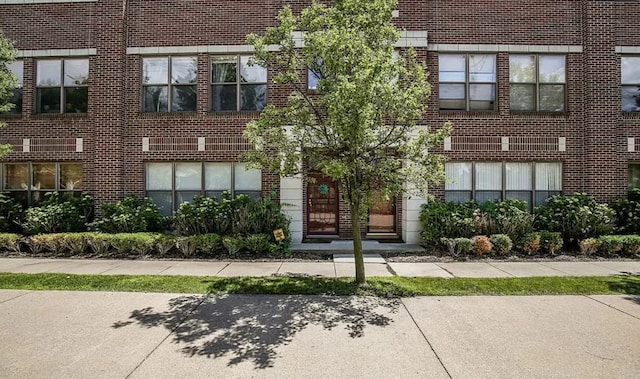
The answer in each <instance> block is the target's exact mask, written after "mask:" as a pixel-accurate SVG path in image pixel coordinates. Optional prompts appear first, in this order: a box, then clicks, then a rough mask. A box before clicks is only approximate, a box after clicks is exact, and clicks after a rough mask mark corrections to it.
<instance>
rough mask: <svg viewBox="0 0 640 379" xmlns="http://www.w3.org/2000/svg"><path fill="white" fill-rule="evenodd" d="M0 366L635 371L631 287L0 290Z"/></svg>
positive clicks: (419, 374)
mask: <svg viewBox="0 0 640 379" xmlns="http://www.w3.org/2000/svg"><path fill="white" fill-rule="evenodd" d="M0 341H2V343H1V344H0V357H1V359H0V377H1V378H8V379H12V378H70V379H72V378H187V377H188V378H214V377H215V378H547V377H555V378H623V377H626V378H636V377H638V376H639V375H640V358H639V357H640V297H637V296H635V297H634V296H540V297H538V296H527V297H517V296H513V297H512V296H509V297H499V296H497V297H487V296H472V297H416V298H409V299H379V298H366V297H364V298H363V297H328V296H268V295H227V296H205V295H184V294H151V293H118V292H113V293H105V292H66V291H14V290H0Z"/></svg>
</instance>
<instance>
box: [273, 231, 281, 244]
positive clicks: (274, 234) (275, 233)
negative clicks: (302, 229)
mask: <svg viewBox="0 0 640 379" xmlns="http://www.w3.org/2000/svg"><path fill="white" fill-rule="evenodd" d="M273 237H274V238H275V239H276V241H278V242H280V241H283V240H284V230H282V229H276V230H274V231H273Z"/></svg>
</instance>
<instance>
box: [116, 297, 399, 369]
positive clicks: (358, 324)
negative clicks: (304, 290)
mask: <svg viewBox="0 0 640 379" xmlns="http://www.w3.org/2000/svg"><path fill="white" fill-rule="evenodd" d="M399 305H400V301H399V300H398V299H381V298H375V297H355V296H352V297H323V296H297V295H296V296H278V295H222V296H180V297H177V298H174V299H171V300H170V301H169V304H168V310H166V311H157V310H154V309H153V308H143V309H138V310H134V311H132V312H131V316H130V317H129V319H128V320H126V321H119V322H116V323H114V324H113V325H112V327H113V328H122V327H130V326H132V325H138V326H141V327H147V328H152V327H164V328H166V329H168V330H171V331H173V335H172V336H173V341H172V342H173V343H176V344H179V345H182V348H181V351H182V352H183V353H184V354H186V355H187V356H196V355H197V356H206V357H209V358H212V357H213V358H219V357H223V356H229V357H230V360H229V362H228V365H229V366H231V365H235V364H238V363H241V362H244V361H250V362H252V363H253V364H254V366H255V367H256V368H267V367H271V366H273V363H274V361H275V359H276V358H277V357H278V353H277V348H278V347H279V346H282V345H287V344H288V343H290V342H291V341H292V340H293V337H294V336H295V335H296V334H297V333H299V332H301V331H303V330H304V329H306V328H308V327H310V326H311V325H317V326H320V327H321V328H322V329H324V330H331V329H334V328H343V329H344V330H345V332H346V333H348V335H349V336H350V337H351V338H358V337H362V336H363V335H364V333H365V329H366V327H368V326H378V327H384V326H387V325H389V324H391V323H392V322H393V320H392V318H391V317H390V316H391V315H392V314H393V313H396V312H397V311H398V309H399Z"/></svg>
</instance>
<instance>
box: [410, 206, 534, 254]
mask: <svg viewBox="0 0 640 379" xmlns="http://www.w3.org/2000/svg"><path fill="white" fill-rule="evenodd" d="M420 223H421V226H422V238H423V240H424V241H425V242H427V243H432V244H435V243H437V242H441V238H459V237H466V238H468V237H471V236H474V235H491V234H506V235H508V236H509V237H510V238H511V239H512V241H519V240H520V239H522V237H523V236H524V235H525V234H527V233H530V232H531V231H533V216H532V215H531V214H530V213H529V212H528V211H527V204H526V203H525V202H524V201H520V200H506V201H497V202H495V201H488V202H485V203H483V204H480V205H478V204H477V203H476V202H475V201H467V202H463V203H453V202H450V203H441V202H436V201H434V202H429V203H427V204H424V205H423V206H422V211H421V212H420Z"/></svg>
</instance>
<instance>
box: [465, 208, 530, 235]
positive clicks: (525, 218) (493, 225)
mask: <svg viewBox="0 0 640 379" xmlns="http://www.w3.org/2000/svg"><path fill="white" fill-rule="evenodd" d="M475 215H476V218H475V222H476V227H475V230H476V232H477V233H478V234H482V235H492V234H506V235H507V236H508V237H509V238H510V239H511V240H513V241H519V240H520V239H521V238H522V237H524V235H525V234H527V233H531V232H532V231H533V216H532V215H531V214H530V213H529V211H528V210H527V203H526V202H524V201H522V200H505V201H487V202H484V203H482V204H480V207H479V210H478V211H476V213H475Z"/></svg>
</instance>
